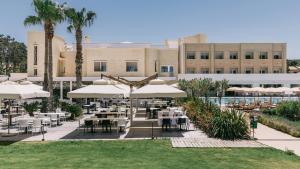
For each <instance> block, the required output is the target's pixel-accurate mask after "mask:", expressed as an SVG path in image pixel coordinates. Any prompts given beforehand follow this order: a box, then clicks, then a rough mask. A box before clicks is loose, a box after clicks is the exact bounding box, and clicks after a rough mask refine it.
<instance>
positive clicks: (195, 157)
mask: <svg viewBox="0 0 300 169" xmlns="http://www.w3.org/2000/svg"><path fill="white" fill-rule="evenodd" d="M0 168H1V169H2V168H27V169H29V168H30V169H31V168H106V169H110V168H113V169H117V168H122V169H124V168H137V169H142V168H149V169H150V168H151V169H159V168H172V169H173V168H179V169H183V168H188V169H191V168H197V169H199V168H222V169H224V168H239V169H240V168H264V169H267V168H270V169H274V168H284V169H289V168H297V169H299V168H300V157H297V156H295V155H287V154H285V153H284V152H281V151H278V150H274V149H269V148H172V147H171V144H170V141H169V140H155V141H152V140H141V141H80V142H77V141H76V142H71V141H68V142H35V143H24V142H22V143H21V142H19V143H14V144H10V145H5V144H4V143H2V145H1V146H0Z"/></svg>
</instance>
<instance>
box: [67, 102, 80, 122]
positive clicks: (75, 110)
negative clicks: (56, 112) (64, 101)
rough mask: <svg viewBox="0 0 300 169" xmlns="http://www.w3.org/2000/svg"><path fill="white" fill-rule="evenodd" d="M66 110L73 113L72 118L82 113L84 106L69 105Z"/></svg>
mask: <svg viewBox="0 0 300 169" xmlns="http://www.w3.org/2000/svg"><path fill="white" fill-rule="evenodd" d="M66 111H67V112H70V113H71V119H72V120H74V118H76V117H79V116H80V115H81V114H82V108H81V107H80V106H78V105H68V106H67V108H66Z"/></svg>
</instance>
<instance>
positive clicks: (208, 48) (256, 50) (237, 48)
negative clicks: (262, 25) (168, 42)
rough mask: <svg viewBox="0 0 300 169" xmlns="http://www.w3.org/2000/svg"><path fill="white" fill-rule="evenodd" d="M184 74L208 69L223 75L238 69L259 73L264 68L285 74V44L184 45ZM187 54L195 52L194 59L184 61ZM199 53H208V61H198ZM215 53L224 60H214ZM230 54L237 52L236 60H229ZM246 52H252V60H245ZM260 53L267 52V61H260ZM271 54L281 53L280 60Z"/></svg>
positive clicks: (243, 71) (239, 70) (270, 71)
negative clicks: (188, 70)
mask: <svg viewBox="0 0 300 169" xmlns="http://www.w3.org/2000/svg"><path fill="white" fill-rule="evenodd" d="M184 48H185V51H184V52H183V54H184V56H180V57H184V58H185V63H183V64H184V67H185V72H187V69H190V68H194V69H195V70H196V72H195V73H201V69H203V68H209V72H210V73H216V69H220V68H222V69H224V73H230V70H231V68H236V69H238V73H245V71H246V69H247V68H253V69H254V73H260V70H261V69H262V68H264V67H266V68H267V69H268V73H273V71H274V70H275V69H279V68H280V69H281V70H282V72H281V73H286V44H285V43H194V44H184ZM188 52H195V53H196V58H195V59H186V57H187V53H188ZM201 52H208V53H209V59H207V60H206V59H200V53H201ZM216 52H223V53H224V59H215V53H216ZM230 52H237V53H238V59H230ZM246 52H253V54H254V59H245V54H246ZM260 52H267V53H268V59H260V58H259V55H260ZM273 52H281V53H282V58H281V59H273Z"/></svg>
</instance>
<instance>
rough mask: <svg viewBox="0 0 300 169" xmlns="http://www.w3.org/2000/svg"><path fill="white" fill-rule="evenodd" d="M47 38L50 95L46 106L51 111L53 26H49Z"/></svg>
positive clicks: (52, 108)
mask: <svg viewBox="0 0 300 169" xmlns="http://www.w3.org/2000/svg"><path fill="white" fill-rule="evenodd" d="M49 28H50V29H49V36H48V40H49V51H48V52H49V64H48V65H49V67H48V77H49V79H48V88H49V93H50V97H49V99H48V105H49V110H50V111H53V110H54V107H53V56H52V39H53V36H54V27H53V25H50V27H49Z"/></svg>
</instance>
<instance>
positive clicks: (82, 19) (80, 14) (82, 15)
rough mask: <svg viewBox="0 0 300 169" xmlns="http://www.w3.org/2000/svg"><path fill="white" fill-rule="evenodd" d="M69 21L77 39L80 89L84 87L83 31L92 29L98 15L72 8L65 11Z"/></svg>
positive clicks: (77, 66)
mask: <svg viewBox="0 0 300 169" xmlns="http://www.w3.org/2000/svg"><path fill="white" fill-rule="evenodd" d="M65 14H66V17H67V20H68V22H69V26H68V28H67V29H68V31H69V32H72V31H75V38H76V59H75V63H76V70H75V71H76V86H77V88H80V87H81V85H82V62H83V59H82V29H83V28H84V27H90V26H91V25H92V24H93V23H94V20H95V18H96V13H95V12H93V11H86V9H85V8H82V9H81V10H80V11H76V10H75V9H74V8H70V9H68V10H66V11H65Z"/></svg>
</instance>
